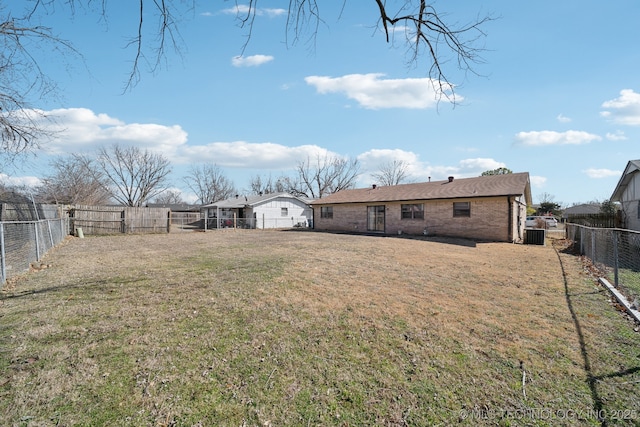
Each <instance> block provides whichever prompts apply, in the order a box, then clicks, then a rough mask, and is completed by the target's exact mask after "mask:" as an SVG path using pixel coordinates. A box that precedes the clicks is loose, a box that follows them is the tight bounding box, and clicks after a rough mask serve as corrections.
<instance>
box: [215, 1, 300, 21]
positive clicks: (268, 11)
mask: <svg viewBox="0 0 640 427" xmlns="http://www.w3.org/2000/svg"><path fill="white" fill-rule="evenodd" d="M222 13H224V14H227V15H249V14H251V8H250V7H249V6H247V5H246V4H238V5H235V6H233V7H230V8H227V9H223V10H222ZM287 13H288V11H287V10H286V9H281V8H257V9H255V15H256V16H267V17H269V18H275V17H278V16H283V15H286V14H287Z"/></svg>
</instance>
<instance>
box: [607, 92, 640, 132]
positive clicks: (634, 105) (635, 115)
mask: <svg viewBox="0 0 640 427" xmlns="http://www.w3.org/2000/svg"><path fill="white" fill-rule="evenodd" d="M602 108H607V110H606V111H602V112H600V115H601V116H602V117H604V118H606V119H608V120H611V121H612V122H614V123H618V124H622V125H629V126H640V93H637V92H634V91H633V90H632V89H623V90H621V91H620V96H619V97H618V98H616V99H612V100H610V101H605V102H603V103H602Z"/></svg>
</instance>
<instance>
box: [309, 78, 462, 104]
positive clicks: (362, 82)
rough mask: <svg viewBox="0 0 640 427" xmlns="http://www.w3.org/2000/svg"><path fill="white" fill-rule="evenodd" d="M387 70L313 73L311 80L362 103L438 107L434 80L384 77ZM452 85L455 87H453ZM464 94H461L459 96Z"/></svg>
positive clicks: (322, 91) (321, 90) (325, 89)
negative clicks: (381, 71) (365, 72)
mask: <svg viewBox="0 0 640 427" xmlns="http://www.w3.org/2000/svg"><path fill="white" fill-rule="evenodd" d="M383 76H384V74H378V73H371V74H349V75H346V76H342V77H327V76H309V77H306V78H305V81H306V82H307V84H309V85H311V86H314V87H315V88H316V91H317V92H318V93H320V94H327V93H343V94H345V95H346V96H347V97H348V98H349V99H353V100H355V101H357V102H358V104H360V106H361V107H363V108H367V109H371V110H377V109H382V108H410V109H425V108H430V107H435V106H436V105H437V103H438V96H437V94H436V92H435V91H434V86H433V82H432V80H431V79H428V78H420V79H383V78H382V77H383ZM450 88H451V87H450ZM462 99H463V98H462V97H461V96H457V100H458V101H461V100H462Z"/></svg>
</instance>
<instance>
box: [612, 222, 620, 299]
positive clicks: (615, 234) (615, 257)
mask: <svg viewBox="0 0 640 427" xmlns="http://www.w3.org/2000/svg"><path fill="white" fill-rule="evenodd" d="M618 255H619V254H618V230H613V282H614V283H613V285H614V286H615V287H616V288H617V287H618V267H619V265H620V264H619V256H618Z"/></svg>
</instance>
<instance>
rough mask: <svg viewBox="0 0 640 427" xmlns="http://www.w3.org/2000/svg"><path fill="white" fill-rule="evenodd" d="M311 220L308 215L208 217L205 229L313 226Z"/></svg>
mask: <svg viewBox="0 0 640 427" xmlns="http://www.w3.org/2000/svg"><path fill="white" fill-rule="evenodd" d="M312 226H313V224H312V222H311V220H309V219H307V218H306V217H303V216H299V217H293V216H292V217H280V218H268V217H265V216H263V217H261V218H233V217H231V218H212V217H210V218H208V219H207V221H206V227H205V230H210V229H215V228H220V229H224V228H248V229H270V228H273V229H276V228H311V227H312Z"/></svg>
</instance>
